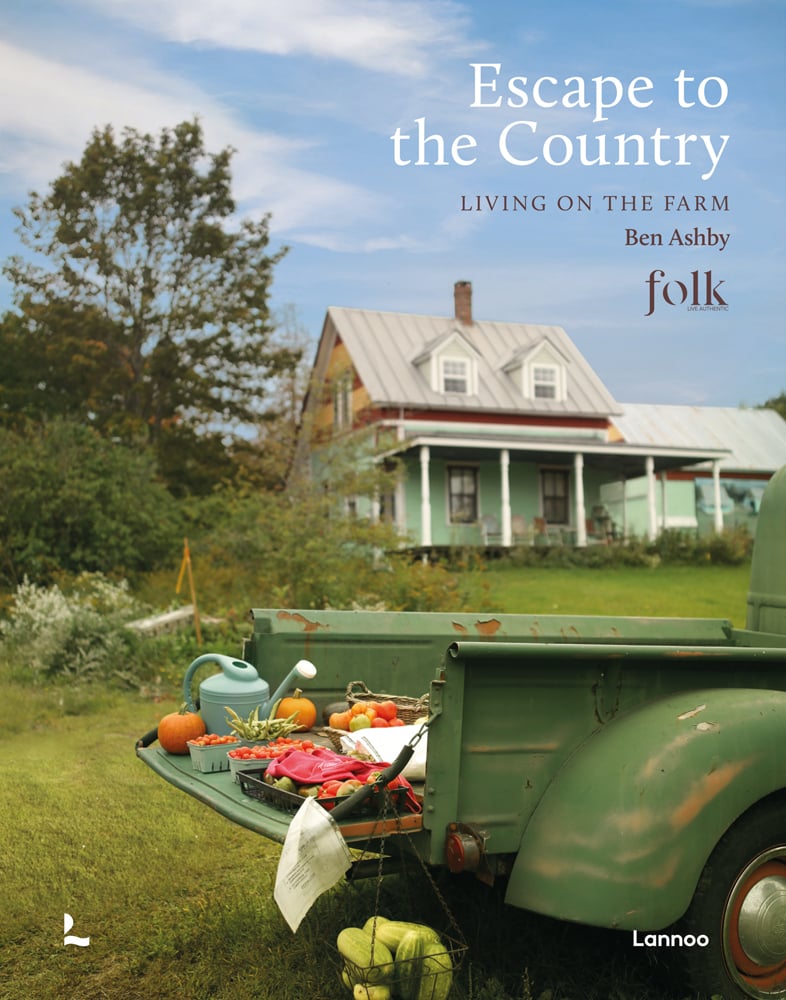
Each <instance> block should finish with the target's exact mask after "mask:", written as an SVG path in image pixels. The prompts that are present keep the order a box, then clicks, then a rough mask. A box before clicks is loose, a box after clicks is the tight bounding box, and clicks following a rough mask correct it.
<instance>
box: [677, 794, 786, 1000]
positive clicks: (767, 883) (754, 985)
mask: <svg viewBox="0 0 786 1000" xmlns="http://www.w3.org/2000/svg"><path fill="white" fill-rule="evenodd" d="M680 923H681V926H680V930H682V931H683V933H690V934H692V935H694V937H695V938H696V939H697V940H698V938H699V935H704V936H705V937H704V938H702V939H701V940H702V941H704V940H705V939H706V938H709V943H708V944H707V946H706V947H694V948H691V949H690V950H688V949H687V948H686V949H684V951H683V956H682V957H683V962H682V964H683V968H684V970H685V971H686V972H687V973H688V978H689V981H690V984H691V985H692V986H693V988H694V989H696V990H698V991H699V992H704V993H705V994H706V995H707V996H712V995H713V994H721V995H722V996H723V997H724V998H725V1000H737V998H754V1000H774V998H776V997H777V998H786V801H784V800H783V799H777V800H774V799H770V800H767V801H765V802H762V803H760V804H759V805H758V806H754V807H753V808H752V809H751V810H750V811H749V812H748V813H746V814H745V815H744V816H743V817H742V818H741V819H739V820H738V821H737V822H736V823H735V824H734V826H732V827H731V829H730V830H729V831H728V832H727V833H726V835H725V836H724V837H723V839H722V840H721V841H720V843H719V844H718V846H717V847H716V848H715V850H714V851H713V853H712V855H711V856H710V859H709V861H708V862H707V865H706V867H705V869H704V871H703V873H702V876H701V879H700V880H699V884H698V886H697V888H696V892H695V894H694V897H693V901H692V903H691V905H690V908H689V909H688V912H687V913H686V914H685V917H684V918H683V920H682V921H681V922H680Z"/></svg>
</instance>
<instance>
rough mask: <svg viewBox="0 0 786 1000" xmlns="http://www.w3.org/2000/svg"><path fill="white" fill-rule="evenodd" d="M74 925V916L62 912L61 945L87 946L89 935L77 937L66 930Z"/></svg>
mask: <svg viewBox="0 0 786 1000" xmlns="http://www.w3.org/2000/svg"><path fill="white" fill-rule="evenodd" d="M73 926H74V918H73V917H72V916H71V914H70V913H64V914H63V945H64V946H65V945H67V944H75V945H78V946H79V947H80V948H87V946H88V945H89V944H90V938H89V937H77V936H76V934H69V933H68V932H69V931H70V930H71V928H72V927H73Z"/></svg>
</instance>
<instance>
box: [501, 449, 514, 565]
mask: <svg viewBox="0 0 786 1000" xmlns="http://www.w3.org/2000/svg"><path fill="white" fill-rule="evenodd" d="M499 472H500V480H501V482H500V485H501V488H502V544H503V546H505V547H506V548H510V545H511V542H512V540H513V533H512V531H511V526H510V452H509V451H508V449H507V448H503V449H502V451H500V453H499Z"/></svg>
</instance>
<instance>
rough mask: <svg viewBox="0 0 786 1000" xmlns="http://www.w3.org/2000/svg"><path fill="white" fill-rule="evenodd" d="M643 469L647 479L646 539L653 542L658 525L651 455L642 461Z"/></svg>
mask: <svg viewBox="0 0 786 1000" xmlns="http://www.w3.org/2000/svg"><path fill="white" fill-rule="evenodd" d="M644 469H645V473H644V474H645V475H646V477H647V538H649V540H650V541H651V542H654V541H655V538H656V537H657V534H658V523H657V515H656V511H655V459H654V458H653V457H652V455H648V456H647V457H646V459H645V460H644Z"/></svg>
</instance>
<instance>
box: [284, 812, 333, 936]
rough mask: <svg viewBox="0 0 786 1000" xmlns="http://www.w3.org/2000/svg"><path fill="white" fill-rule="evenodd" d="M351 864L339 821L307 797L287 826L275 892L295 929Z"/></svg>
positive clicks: (287, 920) (286, 917)
mask: <svg viewBox="0 0 786 1000" xmlns="http://www.w3.org/2000/svg"><path fill="white" fill-rule="evenodd" d="M351 864H352V855H351V854H350V851H349V848H348V847H347V842H346V841H345V840H344V838H343V836H342V835H341V830H340V828H339V825H338V823H336V821H335V820H334V819H333V818H332V816H331V815H330V813H329V812H328V811H327V810H326V809H324V808H323V807H322V806H321V805H319V804H318V803H317V802H316V800H315V799H314V798H312V797H307V798H305V799H304V800H303V805H302V806H301V807H300V808H299V809H298V811H297V812H296V813H295V816H294V818H293V820H292V822H291V823H290V825H289V830H287V835H286V838H285V839H284V847H283V849H282V851H281V858H280V859H279V862H278V872H277V873H276V887H275V890H274V892H273V898H274V899H275V901H276V903H277V904H278V908H279V909H280V910H281V913H282V915H283V917H284V919H285V920H286V922H287V923H288V924H289V926H290V927H291V928H292V931H293V932H294V931H296V930H297V929H298V927H299V926H300V922H301V921H302V920H303V917H305V915H306V914H307V913H308V911H309V910H310V909H311V907H312V906H313V905H314V903H315V901H316V900H317V899H318V898H319V897H320V896H321V895H322V893H323V892H325V891H326V890H327V889H330V888H331V886H334V885H335V884H336V882H338V880H339V879H340V878H341V877H342V876H343V875H344V873H345V872H346V871H348V869H349V868H350V866H351Z"/></svg>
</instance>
